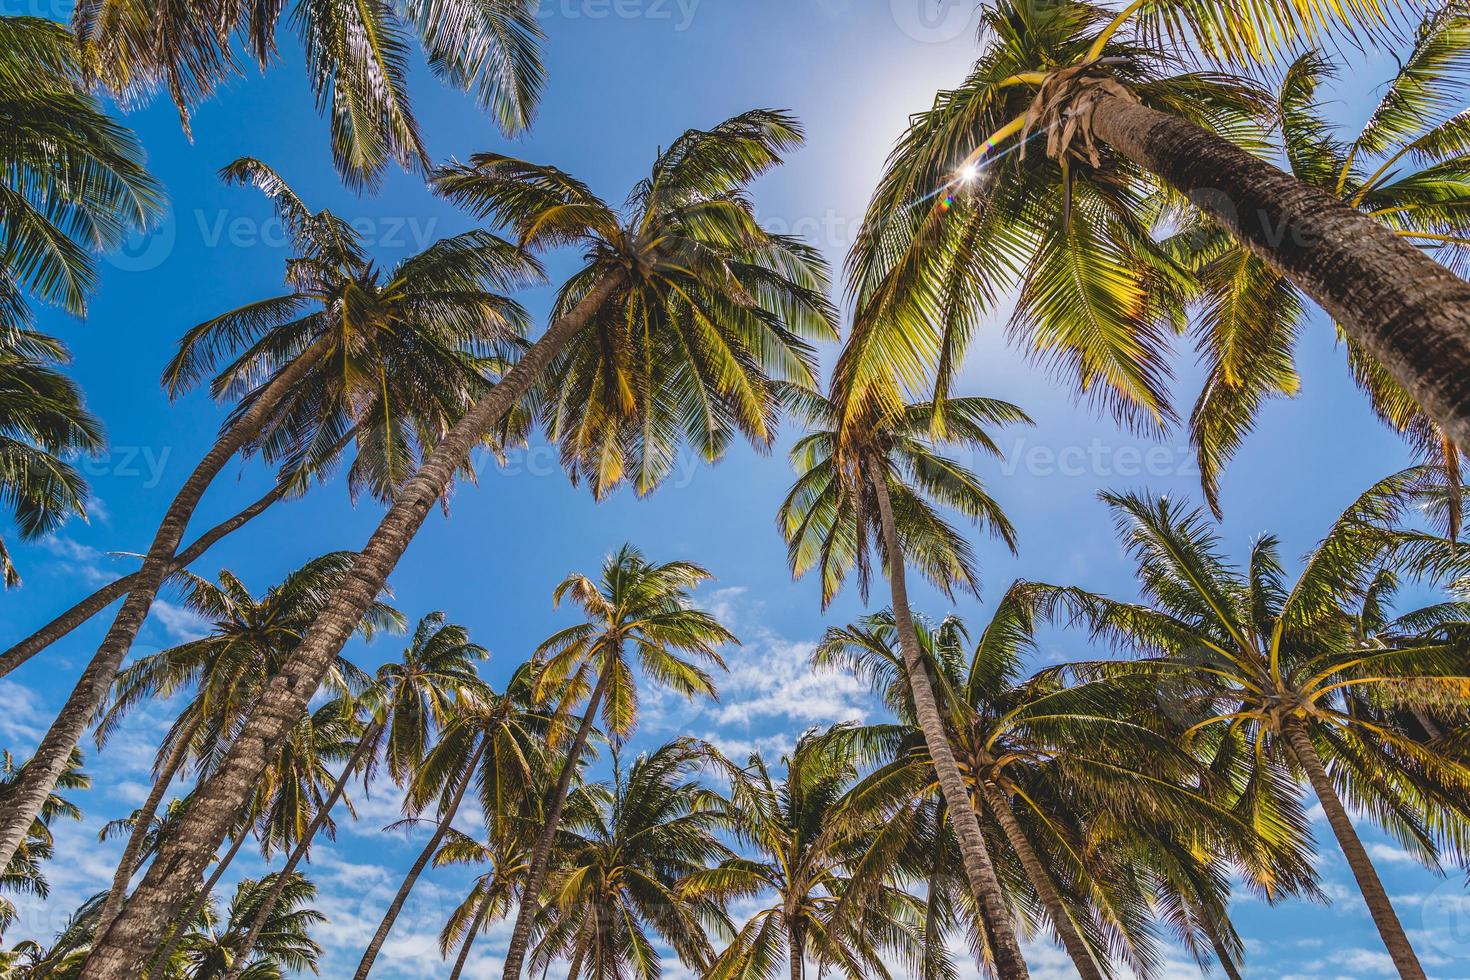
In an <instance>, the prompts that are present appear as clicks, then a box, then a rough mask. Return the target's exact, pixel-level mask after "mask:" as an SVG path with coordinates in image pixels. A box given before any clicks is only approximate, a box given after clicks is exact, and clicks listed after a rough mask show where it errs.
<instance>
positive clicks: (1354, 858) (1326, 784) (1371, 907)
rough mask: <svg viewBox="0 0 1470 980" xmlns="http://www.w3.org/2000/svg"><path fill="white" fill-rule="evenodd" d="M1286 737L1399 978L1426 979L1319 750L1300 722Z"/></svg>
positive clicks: (1290, 728) (1287, 729)
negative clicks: (1345, 859)
mask: <svg viewBox="0 0 1470 980" xmlns="http://www.w3.org/2000/svg"><path fill="white" fill-rule="evenodd" d="M1283 734H1284V735H1285V736H1286V741H1287V744H1288V745H1290V746H1291V752H1292V755H1294V756H1296V760H1297V763H1298V764H1299V765H1300V766H1301V767H1302V769H1303V770H1304V771H1305V772H1306V774H1307V781H1308V782H1310V783H1311V784H1312V789H1313V790H1315V791H1316V793H1317V801H1318V802H1319V803H1321V804H1322V811H1323V813H1325V814H1326V815H1327V823H1328V824H1329V825H1330V826H1331V827H1332V832H1333V834H1335V835H1336V836H1337V843H1338V845H1339V846H1340V847H1341V848H1342V853H1343V856H1344V857H1346V858H1347V862H1348V866H1349V867H1350V868H1352V869H1353V877H1354V878H1356V879H1357V882H1358V890H1359V891H1361V892H1362V893H1363V900H1364V901H1365V902H1367V903H1368V911H1369V913H1370V914H1371V915H1372V916H1373V924H1374V925H1376V926H1377V927H1378V934H1379V935H1380V936H1382V937H1383V945H1384V946H1386V947H1388V955H1389V956H1391V957H1392V958H1393V963H1394V966H1396V967H1398V971H1399V976H1401V977H1403V978H1404V980H1425V976H1424V967H1422V966H1420V965H1419V957H1418V956H1416V955H1415V954H1414V947H1413V946H1411V945H1409V937H1408V936H1407V935H1405V934H1404V927H1403V925H1402V924H1401V923H1400V922H1399V917H1398V913H1396V912H1394V910H1393V903H1392V902H1390V901H1389V900H1388V892H1387V891H1385V890H1384V888H1383V882H1382V881H1380V880H1379V878H1378V871H1377V870H1376V869H1375V868H1374V867H1373V862H1372V860H1370V859H1369V857H1368V852H1367V851H1366V850H1364V848H1363V842H1362V841H1361V840H1359V839H1358V832H1357V831H1356V830H1354V829H1353V822H1352V821H1351V820H1350V819H1348V815H1347V810H1345V809H1344V808H1343V805H1342V800H1341V798H1339V797H1338V795H1337V790H1336V789H1334V788H1333V787H1332V781H1331V780H1330V779H1328V778H1327V770H1326V768H1324V767H1323V765H1322V757H1321V756H1319V755H1318V754H1317V747H1316V746H1314V745H1313V744H1312V740H1311V738H1309V737H1308V736H1307V733H1306V730H1305V729H1304V728H1303V727H1302V726H1301V725H1300V724H1299V723H1290V724H1288V725H1287V726H1286V728H1285V731H1284V732H1283Z"/></svg>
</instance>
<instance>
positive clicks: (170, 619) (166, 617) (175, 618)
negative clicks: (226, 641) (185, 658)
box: [153, 599, 209, 643]
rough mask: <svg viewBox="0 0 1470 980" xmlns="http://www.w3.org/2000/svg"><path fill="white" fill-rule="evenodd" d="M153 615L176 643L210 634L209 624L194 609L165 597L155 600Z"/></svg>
mask: <svg viewBox="0 0 1470 980" xmlns="http://www.w3.org/2000/svg"><path fill="white" fill-rule="evenodd" d="M153 615H154V616H156V617H158V622H159V624H160V625H161V626H162V627H163V631H164V632H165V633H167V634H168V638H169V639H170V640H172V641H173V642H175V643H187V642H189V641H190V640H198V639H202V638H203V637H205V636H208V635H209V624H208V623H207V622H205V621H204V619H203V618H201V617H200V616H199V615H198V614H196V613H195V612H194V611H193V610H190V609H185V608H184V607H183V606H179V605H175V604H174V603H172V602H167V601H165V600H163V599H155V600H153Z"/></svg>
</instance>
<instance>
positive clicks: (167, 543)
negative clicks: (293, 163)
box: [0, 160, 535, 858]
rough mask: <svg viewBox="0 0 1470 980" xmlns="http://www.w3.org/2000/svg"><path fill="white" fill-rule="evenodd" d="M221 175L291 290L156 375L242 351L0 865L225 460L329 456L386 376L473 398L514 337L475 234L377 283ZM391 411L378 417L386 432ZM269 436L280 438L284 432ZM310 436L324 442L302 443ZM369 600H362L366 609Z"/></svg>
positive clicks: (497, 257) (304, 218)
mask: <svg viewBox="0 0 1470 980" xmlns="http://www.w3.org/2000/svg"><path fill="white" fill-rule="evenodd" d="M225 177H226V179H227V180H231V181H235V180H239V181H249V182H252V183H255V184H256V185H258V186H259V187H261V188H262V189H263V190H264V191H265V192H266V193H267V194H268V195H269V196H270V197H271V198H272V199H273V200H274V201H275V204H276V209H277V211H278V213H279V214H280V216H281V218H282V221H283V222H284V224H285V226H286V227H287V228H288V229H289V230H290V233H291V236H292V240H293V245H294V247H295V248H296V251H297V255H296V257H295V258H293V259H292V260H291V261H290V262H288V263H287V280H288V283H289V285H290V287H291V292H289V293H288V294H286V295H284V296H281V297H276V298H273V299H268V300H262V301H260V302H257V303H252V304H248V305H246V306H245V307H242V308H240V309H238V310H234V311H232V312H230V313H226V314H223V315H222V316H219V317H216V318H214V319H212V320H210V321H208V322H206V323H204V324H201V325H199V326H198V327H195V328H194V329H193V330H191V331H190V332H189V333H188V334H187V335H186V336H185V338H184V340H183V343H182V344H181V347H180V351H179V353H178V355H177V356H176V357H175V358H174V359H173V361H172V362H171V363H170V365H169V367H168V369H167V370H166V371H165V374H164V380H165V385H166V386H167V387H168V389H169V391H170V393H172V394H178V393H180V392H182V391H184V390H186V389H187V388H189V387H190V386H192V385H193V384H194V383H195V382H197V381H198V380H199V379H200V378H201V377H202V375H203V373H204V372H206V371H208V370H210V369H211V368H212V367H213V366H214V365H215V363H216V361H217V360H218V359H219V358H221V357H222V356H224V355H225V354H226V353H232V352H234V351H235V350H237V349H238V348H241V347H243V348H244V351H243V352H242V353H240V355H239V356H238V357H236V358H235V359H234V361H233V362H232V363H231V364H230V365H229V366H228V367H227V368H226V370H225V371H224V373H223V374H222V375H221V377H220V379H219V380H218V381H217V389H216V390H217V393H219V394H223V395H237V396H240V398H241V402H240V405H239V407H238V408H237V410H236V411H235V412H234V413H233V414H232V416H231V417H230V420H229V421H228V422H227V424H226V426H225V428H224V431H223V432H222V434H221V435H220V437H219V438H218V439H217V440H216V442H215V444H214V446H213V447H212V448H211V449H210V450H209V452H208V453H206V454H205V456H204V458H203V460H202V461H201V462H200V463H199V464H198V466H197V467H196V468H195V470H194V472H193V473H192V474H191V475H190V476H189V478H188V479H187V480H186V481H185V483H184V486H183V487H182V489H181V490H180V491H179V493H178V495H177V496H176V497H175V498H174V500H173V502H172V503H171V504H170V505H169V508H168V510H167V512H166V513H165V514H164V518H163V521H162V523H161V524H160V525H159V529H158V531H157V534H156V536H155V537H154V540H153V543H152V545H150V547H149V550H148V553H147V555H146V557H145V558H144V560H143V564H142V567H141V568H140V569H139V572H138V578H137V580H136V581H135V583H134V585H133V586H132V591H131V592H129V593H128V598H127V599H126V600H125V601H124V603H123V605H122V608H121V609H119V611H118V613H117V615H116V617H115V618H114V620H113V623H112V626H111V627H110V628H109V629H108V631H107V634H106V636H105V637H104V638H103V641H102V644H101V646H100V647H99V648H98V650H97V653H96V654H95V655H94V656H93V658H92V661H91V662H90V663H89V664H88V665H87V667H86V669H85V670H84V671H83V672H82V676H81V678H80V679H79V680H78V681H77V684H76V687H75V688H74V689H73V691H72V694H71V696H70V697H68V699H67V702H66V705H65V707H64V708H63V709H62V711H61V713H60V714H59V715H58V716H57V718H56V721H55V722H54V723H53V724H52V726H51V729H50V730H49V731H48V732H47V733H46V736H45V738H44V739H43V740H42V742H41V745H40V747H39V748H38V749H37V752H36V760H37V765H36V770H35V772H34V773H30V774H28V775H29V777H30V778H29V779H28V780H27V782H26V785H24V786H23V787H20V788H18V790H17V796H16V800H17V806H16V807H15V808H14V809H13V810H12V811H10V812H7V813H6V814H5V817H4V819H3V820H0V858H5V857H6V855H7V853H10V852H11V851H12V850H13V848H14V846H15V841H17V840H18V839H19V838H18V835H19V834H20V833H21V831H22V829H23V828H21V827H20V826H19V821H20V820H21V818H22V817H23V816H24V815H25V814H27V813H32V812H34V809H35V807H36V806H38V805H39V800H40V798H41V797H42V796H43V795H44V792H45V790H46V787H47V785H48V784H49V782H50V780H51V779H53V778H54V774H55V772H56V771H58V769H57V767H58V766H59V765H60V764H61V763H60V760H61V759H62V758H64V756H65V753H66V752H67V751H69V750H70V747H71V746H72V745H75V744H77V742H78V741H79V740H80V739H81V736H82V733H83V731H84V730H85V728H86V726H87V723H88V722H89V721H90V720H91V718H92V715H93V713H94V712H95V711H96V710H97V708H98V707H99V706H100V704H101V702H102V700H103V698H104V697H105V694H106V689H107V686H108V685H110V684H111V683H112V681H113V678H114V677H115V676H116V674H117V670H118V667H119V666H120V665H121V664H122V661H123V659H124V657H126V655H127V652H128V650H129V649H130V647H131V645H132V642H133V640H134V639H135V638H136V636H137V634H138V631H139V630H140V629H141V628H142V626H143V621H144V619H145V618H146V617H147V614H148V611H149V610H150V609H151V608H152V605H153V600H154V598H155V597H156V596H157V594H158V590H159V589H160V588H161V587H162V585H163V583H164V581H165V580H166V579H167V577H168V575H169V574H170V573H171V572H172V571H173V570H174V569H175V567H176V564H177V549H178V547H179V545H180V543H181V541H182V538H183V534H184V531H185V529H186V527H187V524H188V522H189V518H190V517H191V515H192V514H193V512H194V510H195V508H196V506H197V505H198V503H199V501H200V499H201V498H202V496H203V494H204V492H205V490H206V489H207V488H208V487H209V485H210V483H211V482H212V480H213V479H214V477H215V476H217V475H218V474H219V472H220V471H221V470H222V469H223V468H224V466H225V464H226V463H227V462H228V461H229V460H230V459H231V458H233V457H234V455H235V454H236V453H237V452H239V451H241V450H245V449H248V448H250V447H252V446H253V445H258V444H260V443H261V441H262V440H264V441H265V442H266V443H267V444H269V443H270V441H271V440H272V439H273V438H274V439H277V440H278V441H282V443H283V445H284V446H285V447H286V448H288V449H289V448H291V447H295V448H296V449H298V450H299V451H300V452H302V453H303V454H305V456H306V457H307V458H310V457H311V454H312V450H313V449H318V450H319V449H321V448H325V447H333V446H336V445H338V444H339V443H340V441H341V439H342V435H343V431H344V430H345V428H346V427H347V426H346V425H343V424H342V423H341V419H342V418H343V415H344V412H345V411H346V408H345V406H348V405H351V404H354V402H355V400H356V399H357V398H358V397H359V396H360V395H361V393H362V392H363V391H364V390H366V391H368V392H371V395H370V396H369V400H367V401H366V403H367V404H368V405H377V404H379V403H380V402H381V401H383V399H379V398H378V397H377V396H378V393H380V392H384V391H388V390H389V389H388V388H387V387H385V382H386V379H387V373H388V372H389V371H393V370H398V369H403V370H407V371H409V372H410V373H409V376H407V377H405V378H403V379H402V381H403V388H402V390H403V391H437V390H439V389H438V387H437V385H438V384H439V383H443V384H444V385H445V388H446V390H448V391H449V392H460V393H463V392H466V391H469V392H477V391H478V389H479V388H480V385H481V382H480V380H479V379H476V381H475V383H473V384H471V383H469V382H468V381H467V380H466V379H467V378H468V377H469V372H468V371H467V365H466V364H465V360H464V358H465V357H466V356H469V355H476V354H480V353H481V352H482V351H483V350H484V348H485V347H487V346H490V345H495V344H501V343H507V342H512V341H513V339H514V338H515V337H516V336H517V335H518V332H519V331H520V329H521V326H522V316H521V310H520V308H519V307H518V306H517V305H516V304H514V303H513V302H511V301H510V300H508V299H506V298H505V297H504V296H502V295H500V294H499V293H498V292H497V290H500V289H504V288H509V287H510V286H513V285H515V284H517V283H520V282H523V281H525V279H526V278H527V277H528V276H530V275H531V274H532V273H533V271H534V270H535V265H534V263H532V262H530V261H529V260H527V259H526V258H525V256H524V255H523V254H522V253H521V252H520V251H519V250H517V249H515V248H514V247H513V246H511V245H509V244H507V243H506V242H503V241H501V240H500V239H498V238H495V237H494V236H492V235H488V234H484V233H481V232H471V233H469V234H467V235H461V236H459V237H458V238H454V239H449V240H446V241H443V242H439V243H437V244H436V245H433V246H431V247H430V248H429V249H427V250H426V251H424V252H423V253H421V254H419V255H417V256H414V257H412V258H409V259H407V260H405V261H404V262H403V263H402V264H401V265H400V266H399V267H398V268H397V269H396V270H395V273H394V274H393V275H391V276H389V277H388V278H387V280H386V281H384V282H380V281H379V275H378V273H377V271H376V270H375V269H374V267H373V266H372V264H371V262H369V261H368V259H367V257H366V256H365V254H364V253H363V251H362V248H361V245H360V241H359V239H358V237H357V236H356V235H354V234H352V233H351V229H350V228H348V227H347V223H346V222H344V221H342V220H341V219H340V218H338V217H336V216H335V215H333V214H331V213H330V212H329V211H321V212H315V213H314V212H312V211H310V210H309V209H307V207H306V206H305V205H304V204H303V203H302V202H301V200H300V198H299V197H297V196H296V194H295V193H294V192H292V191H291V189H290V188H289V187H288V186H287V185H286V184H285V182H284V181H282V180H281V179H280V177H279V176H278V175H277V174H276V173H275V172H274V171H272V170H270V169H269V168H268V167H265V166H264V165H262V164H260V163H258V162H256V161H252V160H242V161H237V162H236V163H235V164H233V165H231V166H230V167H229V168H227V169H226V171H225ZM262 379H265V380H262ZM421 382H428V383H427V384H421ZM314 397H315V398H320V399H321V401H320V403H316V404H314V406H313V407H314V408H315V409H316V410H317V414H314V415H311V418H312V420H313V421H314V422H316V423H317V428H316V429H314V430H312V431H309V432H308V433H306V435H305V436H304V437H303V438H301V439H292V438H290V437H289V436H290V435H299V434H300V430H299V428H298V425H299V424H300V423H302V411H301V403H302V400H303V399H304V400H306V401H308V402H310V400H311V399H312V398H314ZM433 402H434V398H433V396H429V397H427V398H425V397H419V398H416V399H415V400H413V401H411V402H410V404H409V406H408V411H409V412H410V413H412V412H413V411H415V410H416V409H417V408H418V407H419V406H420V405H422V404H433ZM398 414H399V413H398V411H396V410H395V411H393V412H390V413H389V416H388V421H389V422H394V420H395V419H396V418H397V417H398ZM429 422H430V424H432V425H434V426H436V427H437V428H439V429H440V430H441V431H442V430H443V429H446V428H448V426H449V424H451V422H452V420H446V419H444V417H443V415H442V414H438V413H437V412H436V413H435V414H433V415H431V416H429ZM395 424H396V423H395ZM282 425H284V426H285V427H286V429H289V430H290V432H289V433H285V434H283V430H282V429H281V428H280V426H282ZM321 432H326V433H328V434H327V435H326V436H325V438H323V439H320V440H318V439H313V438H311V437H312V436H313V435H315V434H320V433H321ZM318 443H320V445H318ZM385 581H386V579H385ZM376 598H377V596H376V593H375V594H374V596H373V598H372V599H370V600H369V603H371V602H372V601H374V600H376ZM366 608H367V607H366V606H364V610H365V609H366ZM27 819H29V818H27Z"/></svg>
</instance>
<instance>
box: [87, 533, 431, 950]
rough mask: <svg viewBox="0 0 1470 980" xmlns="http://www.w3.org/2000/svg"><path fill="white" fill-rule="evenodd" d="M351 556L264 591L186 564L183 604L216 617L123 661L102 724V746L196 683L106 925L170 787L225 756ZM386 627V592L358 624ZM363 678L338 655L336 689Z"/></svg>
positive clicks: (397, 624) (394, 616)
mask: <svg viewBox="0 0 1470 980" xmlns="http://www.w3.org/2000/svg"><path fill="white" fill-rule="evenodd" d="M351 565H352V558H351V556H350V555H347V554H345V553H340V552H339V553H336V554H330V555H324V556H323V557H321V558H317V559H315V560H313V561H310V562H308V563H307V564H306V565H304V566H302V567H301V568H300V569H298V570H297V571H295V572H293V573H291V574H290V575H288V576H287V577H286V579H285V581H284V582H282V583H281V584H280V585H277V586H273V587H272V588H270V589H268V590H267V591H266V592H265V593H264V594H263V595H261V596H260V597H259V598H257V597H256V596H255V595H253V594H252V593H251V591H250V589H249V588H248V587H247V586H246V585H245V583H243V582H241V581H240V580H239V578H237V577H236V576H235V575H234V574H233V573H231V572H228V571H221V572H220V574H219V584H218V585H216V584H214V583H212V582H209V581H207V580H205V579H202V578H199V577H198V576H195V575H190V574H188V573H184V581H185V583H186V586H185V590H184V594H183V605H184V608H186V609H188V610H190V611H191V612H193V613H195V614H196V615H198V616H200V617H201V618H202V619H203V620H205V621H206V622H208V623H209V624H210V627H209V632H208V633H207V634H206V635H205V636H204V637H202V638H200V639H198V640H192V641H190V642H187V643H184V644H181V645H180V646H177V647H171V648H169V649H167V650H163V651H161V652H159V653H156V654H153V655H152V656H149V657H144V658H143V659H141V660H139V661H137V662H136V663H134V664H132V665H131V666H129V667H128V668H127V669H126V670H124V671H122V672H121V673H120V674H119V675H118V678H117V681H116V683H115V684H114V690H113V696H112V700H111V704H110V705H109V706H108V707H107V710H106V713H105V714H104V715H103V716H102V718H101V720H100V721H99V722H98V725H97V735H96V737H97V746H98V748H99V749H101V748H102V747H103V746H104V745H105V744H106V742H107V740H108V738H109V737H110V735H111V734H112V733H113V732H114V731H115V730H116V729H117V727H118V726H119V725H120V724H122V721H123V719H125V718H126V717H127V715H128V714H129V713H130V712H131V711H132V710H133V709H134V708H136V707H137V706H138V705H139V704H141V703H143V702H144V701H148V700H153V699H165V700H166V699H171V698H174V697H178V696H180V695H184V694H185V693H186V692H188V696H187V700H186V701H185V703H184V707H183V709H182V710H181V711H180V712H179V715H178V717H177V718H175V720H174V723H173V725H172V726H171V727H170V729H169V732H168V734H167V735H166V736H165V738H164V741H163V744H162V745H161V746H160V747H159V750H158V757H157V759H156V760H155V763H154V780H153V786H152V788H151V789H150V790H149V793H148V796H147V797H146V798H145V799H144V801H143V805H142V806H141V807H140V808H139V809H138V811H137V813H136V814H135V819H134V822H133V827H132V833H131V834H130V835H129V837H128V842H127V845H126V847H125V848H124V849H123V855H122V859H121V860H120V861H119V862H118V867H117V872H116V874H115V875H114V877H113V882H112V888H111V890H110V891H109V892H108V896H107V901H106V902H105V903H104V905H103V908H102V911H101V914H100V916H99V922H100V923H101V929H102V930H103V931H105V930H106V929H107V927H108V925H109V924H111V922H112V920H113V918H114V917H115V916H116V915H117V911H118V909H120V908H121V907H122V902H123V899H124V898H125V897H126V896H127V889H128V883H129V882H130V881H131V880H132V877H133V874H134V873H135V872H136V870H137V869H138V867H139V866H140V864H141V861H142V856H143V855H142V852H143V848H144V846H145V844H146V841H147V835H148V832H149V831H150V829H151V828H152V823H153V815H154V813H155V811H157V809H158V807H159V804H161V803H162V802H163V800H164V797H165V796H166V795H167V793H168V789H169V787H170V786H172V785H173V783H174V780H175V779H176V778H178V776H179V774H180V773H181V772H183V770H184V768H185V767H186V765H187V764H188V763H189V760H190V759H191V758H192V759H193V760H194V761H195V765H196V769H197V770H198V772H199V774H200V775H201V777H202V776H203V774H204V773H206V772H208V770H209V768H210V766H211V765H212V764H213V763H214V762H216V761H218V758H219V755H220V754H221V753H222V752H223V751H224V749H225V747H226V746H227V745H228V744H229V742H230V739H231V738H232V737H233V735H234V733H235V732H237V731H238V730H239V728H240V726H241V725H242V724H243V723H244V721H245V719H246V718H247V717H248V716H249V714H250V712H251V710H252V709H253V708H254V706H255V702H256V700H257V699H258V698H259V697H260V695H261V692H262V691H264V690H265V688H266V687H267V686H268V685H269V684H270V682H271V679H272V678H273V677H274V676H275V675H276V673H277V672H279V671H280V669H281V665H282V664H283V663H284V662H285V661H286V660H287V659H288V658H289V657H290V656H291V655H292V652H293V651H294V649H295V647H296V645H297V644H298V643H299V642H300V641H301V635H302V633H304V632H305V630H306V629H307V627H309V626H310V625H311V621H312V620H313V619H314V618H315V616H316V614H317V612H318V611H320V609H321V607H322V603H323V602H324V600H325V598H326V597H327V596H328V595H330V594H331V591H332V589H333V588H334V587H335V586H336V585H337V584H338V583H340V582H341V580H342V578H343V576H344V575H346V574H347V571H348V569H350V568H351ZM385 629H386V630H391V631H401V630H402V629H403V617H402V615H401V614H400V613H398V612H397V611H396V610H394V609H393V608H392V607H390V606H388V605H386V604H385V603H382V602H379V603H377V604H376V605H375V606H374V608H373V610H372V612H371V613H370V615H368V616H367V617H365V618H364V619H363V622H362V624H361V630H360V632H361V633H362V634H363V636H364V637H365V638H368V639H371V638H372V637H373V636H374V635H375V634H376V633H377V632H378V631H379V630H385ZM363 684H364V679H363V678H362V677H361V676H360V671H358V669H357V668H356V667H355V666H353V664H352V663H351V662H350V661H348V660H346V659H345V658H340V657H339V658H338V661H337V663H336V664H335V665H334V666H333V669H332V673H331V674H330V675H329V676H328V679H327V687H328V689H329V690H331V691H332V692H333V693H334V694H336V695H337V696H339V697H340V696H344V695H351V694H353V693H355V692H356V691H359V690H361V689H362V687H363ZM277 774H279V773H278V771H277ZM268 796H269V794H268V793H267V794H257V797H256V799H257V800H260V801H263V800H264V799H266V798H267V797H268Z"/></svg>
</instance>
